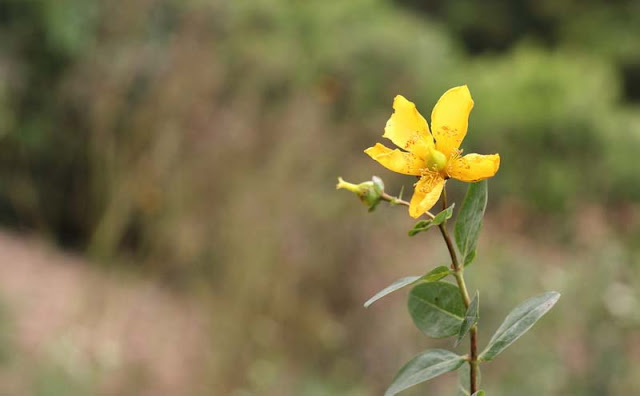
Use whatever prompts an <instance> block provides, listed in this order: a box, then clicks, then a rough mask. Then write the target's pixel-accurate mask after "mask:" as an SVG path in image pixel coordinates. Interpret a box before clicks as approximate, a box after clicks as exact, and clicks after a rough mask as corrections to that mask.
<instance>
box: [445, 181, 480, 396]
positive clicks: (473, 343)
mask: <svg viewBox="0 0 640 396" xmlns="http://www.w3.org/2000/svg"><path fill="white" fill-rule="evenodd" d="M442 207H443V209H446V208H447V190H446V188H444V189H443V190H442ZM439 228H440V233H441V234H442V238H444V241H445V243H446V244H447V249H448V250H449V255H450V256H451V267H452V268H451V269H452V270H453V276H454V277H455V278H456V282H457V283H458V288H459V289H460V294H461V295H462V300H463V301H464V306H465V307H466V308H469V304H471V299H470V298H469V291H468V290H467V285H466V283H465V281H464V275H463V273H464V265H460V262H459V261H458V255H457V254H456V250H455V248H454V246H453V242H452V241H451V237H450V236H449V231H448V230H447V222H446V220H445V221H444V222H443V223H442V224H440V226H439ZM469 338H470V346H469V377H470V384H469V393H470V394H471V395H473V394H474V393H475V392H477V391H478V327H477V325H474V326H473V327H472V328H471V330H469Z"/></svg>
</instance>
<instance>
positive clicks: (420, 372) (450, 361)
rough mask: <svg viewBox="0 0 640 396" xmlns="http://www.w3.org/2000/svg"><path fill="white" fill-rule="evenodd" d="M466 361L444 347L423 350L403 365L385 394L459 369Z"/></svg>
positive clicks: (387, 395)
mask: <svg viewBox="0 0 640 396" xmlns="http://www.w3.org/2000/svg"><path fill="white" fill-rule="evenodd" d="M464 362H465V358H464V357H462V356H458V355H456V354H455V353H453V352H450V351H447V350H444V349H431V350H428V351H425V352H422V353H421V354H419V355H418V356H416V357H414V358H413V359H411V360H410V361H409V362H407V364H405V365H404V366H402V368H401V369H400V371H398V373H397V374H396V376H395V377H394V379H393V382H392V383H391V385H390V386H389V388H388V389H387V391H386V392H385V393H384V396H394V395H397V394H398V393H400V392H402V391H403V390H405V389H408V388H410V387H412V386H414V385H417V384H420V383H422V382H425V381H428V380H430V379H432V378H435V377H437V376H439V375H441V374H444V373H448V372H449V371H454V370H457V369H458V368H459V367H460V366H462V365H463V364H464Z"/></svg>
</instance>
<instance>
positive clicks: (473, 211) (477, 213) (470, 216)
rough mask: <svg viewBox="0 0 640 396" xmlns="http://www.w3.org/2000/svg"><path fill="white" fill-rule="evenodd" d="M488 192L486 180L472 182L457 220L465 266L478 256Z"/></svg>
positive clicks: (459, 248) (460, 248)
mask: <svg viewBox="0 0 640 396" xmlns="http://www.w3.org/2000/svg"><path fill="white" fill-rule="evenodd" d="M487 194H488V193H487V181H486V180H483V181H481V182H477V183H472V184H470V185H469V189H468V190H467V195H465V197H464V201H463V202H462V209H460V214H458V219H457V220H456V227H455V236H456V244H457V245H458V250H460V255H461V256H462V263H463V264H464V265H465V266H467V265H469V264H471V262H472V261H473V259H474V258H475V257H476V246H477V244H478V236H479V235H480V228H481V227H482V217H483V216H484V210H485V208H486V207H487Z"/></svg>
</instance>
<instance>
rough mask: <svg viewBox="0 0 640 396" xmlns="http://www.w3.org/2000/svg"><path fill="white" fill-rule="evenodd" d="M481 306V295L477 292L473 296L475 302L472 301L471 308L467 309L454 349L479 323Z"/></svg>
mask: <svg viewBox="0 0 640 396" xmlns="http://www.w3.org/2000/svg"><path fill="white" fill-rule="evenodd" d="M479 304H480V294H479V293H478V291H476V295H475V296H473V300H471V303H470V304H469V308H467V312H466V313H465V314H464V320H463V321H462V325H460V332H459V333H458V338H457V339H456V342H455V344H454V347H456V346H458V344H459V343H460V341H462V339H463V338H464V336H466V335H467V333H468V332H469V330H471V328H472V327H473V326H474V325H475V324H476V323H477V322H478V317H479V312H478V311H479Z"/></svg>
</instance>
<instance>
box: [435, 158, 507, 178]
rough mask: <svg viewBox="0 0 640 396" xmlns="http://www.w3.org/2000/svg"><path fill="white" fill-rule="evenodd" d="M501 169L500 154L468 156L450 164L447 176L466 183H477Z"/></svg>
mask: <svg viewBox="0 0 640 396" xmlns="http://www.w3.org/2000/svg"><path fill="white" fill-rule="evenodd" d="M499 167H500V155H499V154H491V155H481V154H467V155H465V156H464V157H458V158H456V159H454V160H453V161H451V162H449V167H448V169H447V174H448V175H449V176H450V177H453V178H454V179H458V180H462V181H464V182H477V181H480V180H484V179H488V178H490V177H492V176H493V175H495V174H496V172H497V171H498V168H499Z"/></svg>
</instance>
